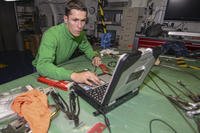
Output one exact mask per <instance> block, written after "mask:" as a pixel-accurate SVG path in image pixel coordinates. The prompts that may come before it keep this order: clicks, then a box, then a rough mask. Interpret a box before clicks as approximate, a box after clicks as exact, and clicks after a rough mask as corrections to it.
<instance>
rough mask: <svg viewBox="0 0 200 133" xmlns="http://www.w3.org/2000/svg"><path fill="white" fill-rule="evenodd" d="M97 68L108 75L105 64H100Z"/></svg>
mask: <svg viewBox="0 0 200 133" xmlns="http://www.w3.org/2000/svg"><path fill="white" fill-rule="evenodd" d="M99 67H100V68H101V71H102V72H103V73H104V74H106V73H109V71H110V70H109V68H108V67H107V66H106V65H105V64H100V65H99Z"/></svg>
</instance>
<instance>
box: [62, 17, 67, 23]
mask: <svg viewBox="0 0 200 133" xmlns="http://www.w3.org/2000/svg"><path fill="white" fill-rule="evenodd" d="M63 19H64V22H65V23H68V17H67V16H66V15H64V17H63Z"/></svg>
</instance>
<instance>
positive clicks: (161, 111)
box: [0, 56, 200, 133]
mask: <svg viewBox="0 0 200 133" xmlns="http://www.w3.org/2000/svg"><path fill="white" fill-rule="evenodd" d="M110 61H115V59H113V58H111V57H107V56H106V57H104V58H103V62H104V63H105V64H108V63H109V62H110ZM188 63H190V64H192V65H199V64H200V63H199V62H198V61H188ZM62 66H64V67H65V68H67V69H73V70H77V71H81V70H84V69H86V68H87V69H90V70H91V71H93V70H94V67H93V66H92V64H91V62H90V61H89V60H88V59H86V57H85V56H81V57H78V58H75V59H73V60H71V61H68V62H67V63H65V64H62ZM109 68H110V69H113V67H112V66H110V67H109ZM151 71H152V72H153V73H155V74H156V75H158V76H159V77H161V78H162V79H164V80H166V81H167V82H169V83H170V84H172V85H174V86H176V87H177V88H179V89H180V90H182V91H184V92H186V90H185V89H184V88H183V87H181V86H180V85H179V84H177V81H178V80H180V81H182V83H184V84H185V85H186V87H187V88H188V89H190V90H191V91H192V92H193V93H195V94H199V93H200V87H199V85H200V84H199V80H200V79H199V78H200V76H199V75H200V71H199V70H195V69H190V68H179V67H177V66H176V60H175V59H173V58H167V57H164V58H161V65H159V66H154V67H153V68H152V70H151ZM97 73H101V70H100V69H99V68H98V69H97ZM38 76H39V75H38V73H34V74H30V75H27V76H24V77H22V78H19V79H16V80H14V81H11V82H8V83H6V84H3V85H0V92H5V91H6V90H9V89H13V88H16V87H19V86H26V85H32V86H33V87H36V88H37V87H44V88H45V87H48V86H47V85H45V84H42V83H39V82H37V77H38ZM196 76H199V77H196ZM152 79H153V80H152ZM155 83H156V84H157V85H158V86H159V87H158V86H156V85H155ZM147 85H148V86H147ZM152 88H153V89H155V90H157V91H159V92H161V91H160V90H159V88H160V89H161V90H162V91H163V92H164V93H165V94H166V95H174V96H176V95H175V94H177V95H179V96H180V97H183V98H185V96H184V95H183V94H182V93H181V92H180V91H178V90H177V89H173V90H170V88H169V87H168V86H167V85H166V84H165V83H164V82H162V81H161V80H159V78H158V77H157V76H155V75H154V74H152V73H150V77H149V76H147V78H146V79H145V84H143V85H142V86H141V87H140V91H139V94H138V95H136V96H135V97H133V98H132V99H131V100H129V101H127V102H125V103H124V104H122V105H120V106H119V107H117V108H115V109H114V110H112V111H111V112H109V113H108V114H107V117H108V119H109V120H110V125H111V131H112V133H149V132H150V127H151V129H152V133H174V132H175V131H176V132H177V133H198V128H197V125H196V123H195V121H194V120H193V119H191V118H189V117H187V116H186V115H185V111H183V110H181V109H180V108H178V107H177V106H174V105H173V104H172V103H171V102H169V100H167V98H166V97H164V96H163V95H161V94H159V93H157V92H156V91H155V90H153V89H152ZM174 90H175V92H174ZM58 91H59V93H60V94H61V95H62V96H63V98H64V99H66V100H67V99H68V93H69V92H68V91H62V90H59V89H58ZM79 99H80V110H81V111H80V117H79V118H80V121H81V123H82V124H81V126H80V127H79V128H74V125H73V122H72V121H70V120H68V119H67V118H66V116H65V115H64V114H63V113H62V112H59V114H58V115H57V116H56V117H55V118H54V119H53V120H52V121H51V124H50V128H49V133H86V132H87V131H88V130H89V129H90V128H91V127H92V126H93V125H94V124H95V123H98V122H104V117H103V116H101V115H99V116H97V117H95V116H93V114H92V113H93V112H94V111H95V109H94V108H93V107H92V106H90V105H89V104H88V103H87V102H85V101H84V100H83V99H81V98H79ZM186 100H188V98H187V99H186ZM49 101H50V103H51V102H52V99H51V98H49ZM188 101H190V100H188ZM151 122H152V123H151ZM164 122H165V123H164ZM150 123H151V125H150ZM167 124H168V125H170V126H171V127H172V128H173V129H174V130H175V131H173V130H172V129H171V128H170V127H169V126H167ZM104 132H105V133H108V130H107V129H106V130H105V131H104Z"/></svg>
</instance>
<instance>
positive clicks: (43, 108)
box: [11, 89, 51, 133]
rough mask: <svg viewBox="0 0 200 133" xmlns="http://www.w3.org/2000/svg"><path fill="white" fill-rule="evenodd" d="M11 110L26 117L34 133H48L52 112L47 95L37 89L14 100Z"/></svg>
mask: <svg viewBox="0 0 200 133" xmlns="http://www.w3.org/2000/svg"><path fill="white" fill-rule="evenodd" d="M11 108H12V110H13V111H15V112H17V113H18V115H19V116H21V117H24V119H25V120H26V121H27V122H28V124H29V126H30V128H31V130H32V132H33V133H47V131H48V128H49V123H50V115H51V111H50V109H49V108H48V103H47V96H46V95H45V94H43V93H42V92H40V91H38V90H36V89H33V90H30V91H28V92H25V93H22V94H21V95H19V96H17V97H16V98H15V99H14V101H13V103H12V105H11Z"/></svg>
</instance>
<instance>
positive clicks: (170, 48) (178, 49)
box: [162, 41, 189, 57]
mask: <svg viewBox="0 0 200 133" xmlns="http://www.w3.org/2000/svg"><path fill="white" fill-rule="evenodd" d="M162 52H163V53H164V54H174V55H176V57H180V56H184V57H185V56H188V55H189V51H188V50H187V48H186V46H185V43H184V42H181V41H167V42H166V43H165V44H164V45H163V47H162Z"/></svg>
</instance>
